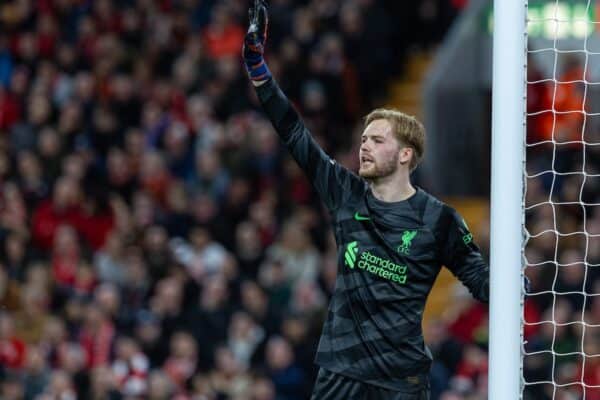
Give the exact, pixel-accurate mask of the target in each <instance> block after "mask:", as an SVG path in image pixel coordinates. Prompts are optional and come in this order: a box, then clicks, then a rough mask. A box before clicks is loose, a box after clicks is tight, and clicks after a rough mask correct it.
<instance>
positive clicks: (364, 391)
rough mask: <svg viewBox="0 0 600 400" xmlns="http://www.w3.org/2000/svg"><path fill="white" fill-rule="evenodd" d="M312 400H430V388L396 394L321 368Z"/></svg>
mask: <svg viewBox="0 0 600 400" xmlns="http://www.w3.org/2000/svg"><path fill="white" fill-rule="evenodd" d="M311 400H429V387H428V386H427V387H425V388H424V389H422V390H419V391H417V392H412V393H408V392H406V393H405V392H396V391H393V390H388V389H384V388H381V387H378V386H373V385H369V384H367V383H364V382H360V381H357V380H356V379H352V378H348V377H346V376H343V375H339V374H336V373H334V372H331V371H327V370H325V369H323V368H320V369H319V374H318V376H317V381H316V382H315V387H314V389H313V393H312V396H311Z"/></svg>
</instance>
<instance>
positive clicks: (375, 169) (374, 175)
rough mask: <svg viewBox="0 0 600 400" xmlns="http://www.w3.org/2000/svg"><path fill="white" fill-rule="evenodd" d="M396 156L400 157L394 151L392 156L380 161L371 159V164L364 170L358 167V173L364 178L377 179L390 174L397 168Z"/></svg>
mask: <svg viewBox="0 0 600 400" xmlns="http://www.w3.org/2000/svg"><path fill="white" fill-rule="evenodd" d="M398 157H400V154H399V153H397V152H396V153H394V156H393V157H390V158H388V159H385V160H382V161H381V163H376V162H375V161H373V162H372V163H371V166H370V167H369V168H368V169H366V170H363V168H362V167H360V169H359V170H358V174H359V175H360V176H361V177H362V178H365V179H378V178H385V177H386V176H390V175H392V174H393V173H394V172H396V170H397V169H398Z"/></svg>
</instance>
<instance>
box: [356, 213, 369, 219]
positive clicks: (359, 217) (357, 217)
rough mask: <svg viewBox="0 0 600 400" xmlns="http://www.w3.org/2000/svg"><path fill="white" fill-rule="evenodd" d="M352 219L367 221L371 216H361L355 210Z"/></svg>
mask: <svg viewBox="0 0 600 400" xmlns="http://www.w3.org/2000/svg"><path fill="white" fill-rule="evenodd" d="M354 219H355V220H357V221H368V220H370V219H371V218H369V217H364V216H362V215H360V214H359V213H357V212H356V213H354Z"/></svg>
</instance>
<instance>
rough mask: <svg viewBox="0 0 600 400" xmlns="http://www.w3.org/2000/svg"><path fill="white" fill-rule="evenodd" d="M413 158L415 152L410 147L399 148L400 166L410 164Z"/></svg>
mask: <svg viewBox="0 0 600 400" xmlns="http://www.w3.org/2000/svg"><path fill="white" fill-rule="evenodd" d="M414 156H415V151H414V149H413V148H412V147H408V146H405V147H401V148H400V157H399V160H400V164H402V165H404V164H407V163H410V160H412V158H413V157H414Z"/></svg>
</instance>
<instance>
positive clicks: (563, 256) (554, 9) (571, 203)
mask: <svg viewBox="0 0 600 400" xmlns="http://www.w3.org/2000/svg"><path fill="white" fill-rule="evenodd" d="M528 6H529V8H528V19H527V31H528V36H529V38H528V48H527V59H528V66H527V113H526V115H527V135H526V143H525V151H526V161H525V168H524V180H525V197H524V199H525V200H524V201H525V204H524V210H525V215H524V233H525V239H526V240H525V242H524V243H525V244H524V248H523V258H524V263H523V264H524V273H525V274H526V275H527V276H528V277H529V278H530V280H531V288H530V290H529V291H528V292H527V293H525V291H524V295H523V301H524V307H523V351H522V357H523V364H522V372H523V375H522V376H523V380H522V397H523V398H524V399H536V400H538V399H539V400H543V399H552V400H554V399H564V400H570V399H586V400H598V399H600V279H599V278H600V275H599V271H600V34H599V32H600V20H598V19H599V18H600V13H599V11H600V7H598V6H597V5H596V3H595V2H593V1H591V0H584V1H557V0H556V1H555V0H550V1H539V2H537V1H529V5H528Z"/></svg>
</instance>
